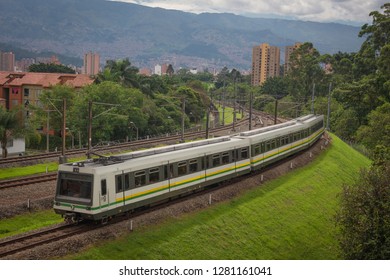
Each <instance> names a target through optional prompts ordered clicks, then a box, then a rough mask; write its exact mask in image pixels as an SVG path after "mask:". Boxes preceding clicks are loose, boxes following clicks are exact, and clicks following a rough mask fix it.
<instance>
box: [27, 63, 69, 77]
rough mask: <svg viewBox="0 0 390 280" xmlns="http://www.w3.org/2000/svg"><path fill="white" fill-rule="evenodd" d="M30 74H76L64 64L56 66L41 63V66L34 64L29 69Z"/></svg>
mask: <svg viewBox="0 0 390 280" xmlns="http://www.w3.org/2000/svg"><path fill="white" fill-rule="evenodd" d="M28 71H29V72H39V73H68V74H75V73H76V72H75V71H74V70H73V69H72V68H70V67H68V66H65V65H62V64H54V63H49V64H47V63H39V64H32V65H30V67H29V68H28Z"/></svg>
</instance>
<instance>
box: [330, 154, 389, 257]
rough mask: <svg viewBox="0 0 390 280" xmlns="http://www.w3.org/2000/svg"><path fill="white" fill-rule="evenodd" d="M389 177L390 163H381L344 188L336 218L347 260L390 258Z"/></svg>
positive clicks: (340, 240) (361, 173)
mask: <svg viewBox="0 0 390 280" xmlns="http://www.w3.org/2000/svg"><path fill="white" fill-rule="evenodd" d="M388 158H389V157H387V159H388ZM376 162H378V163H379V162H380V161H376ZM389 174H390V162H389V161H388V160H387V161H382V162H380V164H374V165H372V166H371V168H370V169H369V170H362V171H361V172H360V176H359V178H357V180H356V181H355V182H354V183H353V184H352V185H349V186H348V185H347V186H344V187H343V191H342V193H341V207H340V210H339V211H338V213H337V215H336V219H337V224H338V225H339V227H340V236H339V242H340V247H341V250H342V253H343V256H344V257H345V258H346V259H377V260H379V259H380V260H388V259H389V258H390V177H389Z"/></svg>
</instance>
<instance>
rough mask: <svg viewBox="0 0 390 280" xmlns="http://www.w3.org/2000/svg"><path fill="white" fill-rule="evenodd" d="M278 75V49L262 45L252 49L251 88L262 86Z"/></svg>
mask: <svg viewBox="0 0 390 280" xmlns="http://www.w3.org/2000/svg"><path fill="white" fill-rule="evenodd" d="M279 73H280V49H279V48H278V47H274V46H270V45H269V44H267V43H263V44H261V45H259V46H255V47H253V49H252V76H251V83H252V85H253V86H257V85H261V84H263V83H264V82H265V81H266V80H267V79H268V78H270V77H278V76H279Z"/></svg>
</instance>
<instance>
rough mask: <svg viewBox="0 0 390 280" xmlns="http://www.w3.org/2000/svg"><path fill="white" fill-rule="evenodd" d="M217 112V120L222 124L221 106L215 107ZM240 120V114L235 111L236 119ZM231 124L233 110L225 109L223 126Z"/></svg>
mask: <svg viewBox="0 0 390 280" xmlns="http://www.w3.org/2000/svg"><path fill="white" fill-rule="evenodd" d="M217 108H218V111H219V118H220V120H221V123H222V117H223V114H222V106H219V105H217ZM241 118H242V114H240V113H238V110H237V111H236V119H237V120H240V119H241ZM232 122H233V108H230V107H225V125H228V124H231V123H232Z"/></svg>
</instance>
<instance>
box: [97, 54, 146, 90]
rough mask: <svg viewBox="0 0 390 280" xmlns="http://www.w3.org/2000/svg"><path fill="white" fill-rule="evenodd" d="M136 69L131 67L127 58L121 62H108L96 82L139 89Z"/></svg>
mask: <svg viewBox="0 0 390 280" xmlns="http://www.w3.org/2000/svg"><path fill="white" fill-rule="evenodd" d="M137 74H138V68H137V67H135V66H133V65H131V62H130V61H129V59H128V58H126V59H123V60H116V61H114V60H108V61H107V62H106V66H105V67H104V71H103V73H101V74H100V75H99V76H98V82H102V81H107V80H108V81H113V82H118V83H120V84H121V85H123V86H127V87H134V88H139V87H140V85H139V82H138V77H137Z"/></svg>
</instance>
